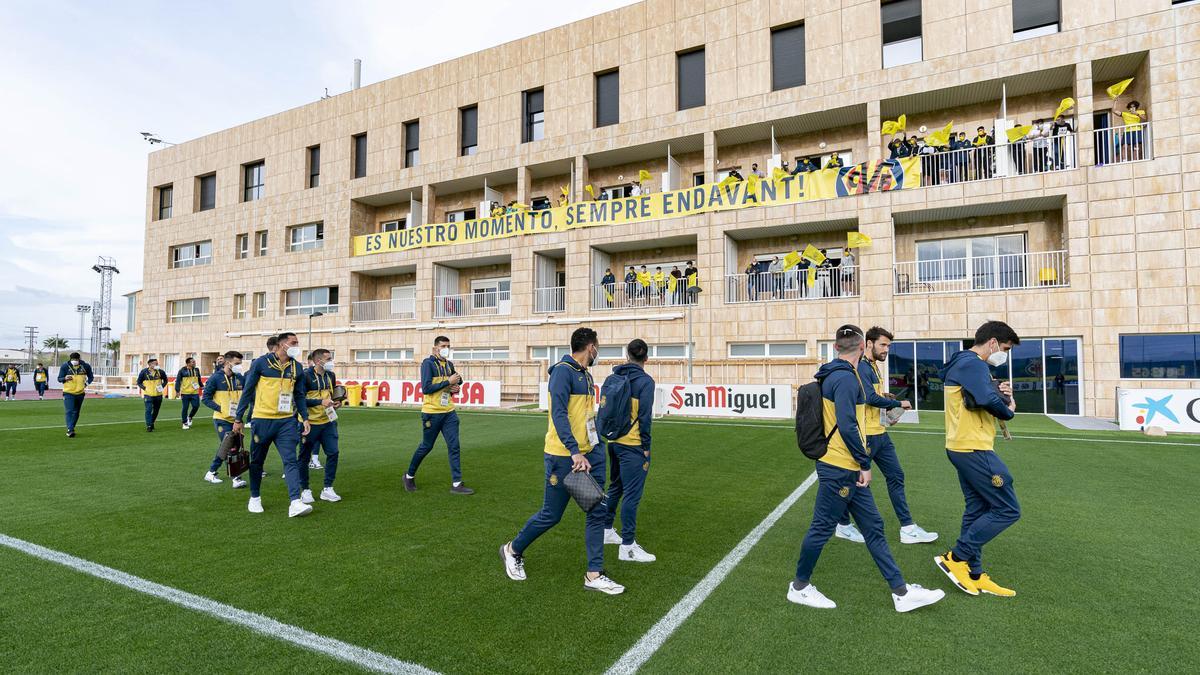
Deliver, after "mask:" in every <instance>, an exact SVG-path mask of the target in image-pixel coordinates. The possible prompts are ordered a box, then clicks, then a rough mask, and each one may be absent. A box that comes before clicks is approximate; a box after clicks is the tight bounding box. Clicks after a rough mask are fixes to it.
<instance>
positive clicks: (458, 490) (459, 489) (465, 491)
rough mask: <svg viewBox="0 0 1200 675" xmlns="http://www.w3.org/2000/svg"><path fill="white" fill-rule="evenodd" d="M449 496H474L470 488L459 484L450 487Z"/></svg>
mask: <svg viewBox="0 0 1200 675" xmlns="http://www.w3.org/2000/svg"><path fill="white" fill-rule="evenodd" d="M450 494H452V495H473V494H475V491H474V490H472V489H471V488H469V487H467V486H466V485H463V484H462V483H459V484H458V485H451V486H450Z"/></svg>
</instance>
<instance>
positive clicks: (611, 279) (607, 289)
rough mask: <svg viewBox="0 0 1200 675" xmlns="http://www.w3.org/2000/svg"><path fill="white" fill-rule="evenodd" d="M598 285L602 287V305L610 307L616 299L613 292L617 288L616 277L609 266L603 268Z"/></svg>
mask: <svg viewBox="0 0 1200 675" xmlns="http://www.w3.org/2000/svg"><path fill="white" fill-rule="evenodd" d="M600 287H601V288H603V289H604V303H605V305H604V306H605V307H608V308H610V309H611V308H612V306H613V304H614V303H615V301H616V298H615V297H613V293H615V292H616V290H617V278H616V277H615V276H613V271H612V268H611V267H606V268H604V276H603V277H601V278H600Z"/></svg>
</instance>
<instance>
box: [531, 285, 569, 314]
mask: <svg viewBox="0 0 1200 675" xmlns="http://www.w3.org/2000/svg"><path fill="white" fill-rule="evenodd" d="M533 311H534V312H543V313H545V312H565V311H567V288H566V287H565V286H550V287H548V288H535V289H533Z"/></svg>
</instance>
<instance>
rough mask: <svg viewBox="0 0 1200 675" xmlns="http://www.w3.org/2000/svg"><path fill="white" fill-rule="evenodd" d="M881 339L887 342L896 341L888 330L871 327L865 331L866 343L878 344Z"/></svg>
mask: <svg viewBox="0 0 1200 675" xmlns="http://www.w3.org/2000/svg"><path fill="white" fill-rule="evenodd" d="M881 337H885V338H887V339H889V340H895V339H896V336H895V335H892V334H891V333H890V332H889V331H888V329H886V328H883V327H881V326H871V329H870V330H868V331H867V342H878V341H879V338H881Z"/></svg>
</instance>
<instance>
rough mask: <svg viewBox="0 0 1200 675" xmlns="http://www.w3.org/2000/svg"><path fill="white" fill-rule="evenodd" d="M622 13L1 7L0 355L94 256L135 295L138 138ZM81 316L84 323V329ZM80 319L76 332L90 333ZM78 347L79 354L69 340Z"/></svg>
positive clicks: (27, 3) (592, 0) (250, 113)
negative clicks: (357, 62) (356, 71)
mask: <svg viewBox="0 0 1200 675" xmlns="http://www.w3.org/2000/svg"><path fill="white" fill-rule="evenodd" d="M628 4H632V2H631V1H629V0H573V1H572V2H562V0H522V1H521V2H504V1H499V0H497V1H495V2H478V1H475V0H455V1H454V2H442V3H433V4H427V3H416V2H410V1H397V0H393V1H391V2H388V1H383V0H379V1H369V0H360V1H355V0H341V1H339V2H317V1H302V0H301V1H295V2H225V1H214V2H206V3H167V2H122V1H120V0H115V1H113V2H104V3H98V2H54V1H53V0H49V1H45V0H44V1H42V2H36V1H32V0H14V1H12V2H6V3H5V9H4V16H3V20H0V129H3V130H4V133H3V139H4V140H3V143H0V348H9V349H12V348H18V347H20V346H21V345H22V344H24V340H23V339H22V335H23V334H24V327H25V326H36V327H37V328H38V336H39V337H38V341H39V342H41V340H42V339H43V338H45V337H49V336H53V335H56V334H57V335H60V336H62V337H65V338H67V339H68V340H69V342H70V346H71V347H72V348H77V347H78V339H79V338H78V335H79V314H78V313H77V312H76V311H75V306H76V305H79V304H91V303H92V302H93V301H94V300H96V299H97V298H98V297H99V293H100V275H99V274H97V273H95V272H93V271H92V269H91V268H92V265H94V264H95V263H96V258H97V256H101V255H103V256H108V257H112V258H115V259H116V262H117V267H118V268H119V269H120V274H118V275H116V277H115V279H114V282H113V315H112V322H111V324H110V325H111V327H112V328H113V337H117V336H118V335H119V333H120V332H121V331H123V330H124V328H125V302H126V301H125V298H124V297H123V294H125V293H129V292H131V291H135V290H137V289H139V288H141V286H142V255H143V253H142V246H143V239H144V234H145V211H146V206H145V202H144V200H145V194H146V156H147V155H148V154H149V153H150V152H151V151H153V147H151V146H149V145H148V144H146V143H145V142H144V141H143V140H142V138H141V136H140V134H139V132H142V131H150V132H153V133H156V134H158V136H159V137H160V138H162V139H164V140H167V141H174V142H182V141H185V140H189V139H193V138H197V137H199V136H203V135H204V134H208V133H211V132H214V131H218V130H221V129H225V128H228V127H232V126H236V125H238V124H242V123H245V122H249V121H251V120H254V119H258V118H260V117H265V116H267V115H271V114H274V113H277V112H280V111H283V110H287V109H289V108H294V107H296V106H299V105H303V104H305V103H309V102H312V101H315V100H318V99H319V98H320V97H321V95H322V94H323V93H324V91H325V89H326V88H328V89H329V93H330V94H339V93H342V92H344V91H346V90H348V89H349V88H350V81H351V77H352V72H353V60H354V59H355V58H361V59H362V60H363V72H362V82H363V85H364V86H365V85H367V84H371V83H374V82H378V81H381V80H385V79H388V78H389V77H395V76H396V75H400V74H402V73H406V72H409V71H412V70H416V69H418V68H422V67H425V66H428V65H432V64H435V63H440V62H442V61H447V60H449V59H452V58H455V57H458V56H462V55H465V54H469V53H471V52H475V51H479V50H481V49H485V48H487V47H491V46H494V45H498V44H502V43H505V42H509V41H511V40H515V39H517V38H520V37H524V36H526V35H531V34H534V33H538V32H541V31H544V30H547V29H550V28H553V27H555V26H560V25H563V24H566V23H570V22H572V21H576V20H579V19H583V18H586V17H589V16H592V15H595V14H599V13H602V12H605V11H608V10H610V9H614V8H616V7H620V6H624V5H628ZM89 321H90V319H89ZM90 332H91V328H90V323H89V324H88V327H85V334H89V335H90ZM85 346H86V345H85Z"/></svg>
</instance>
